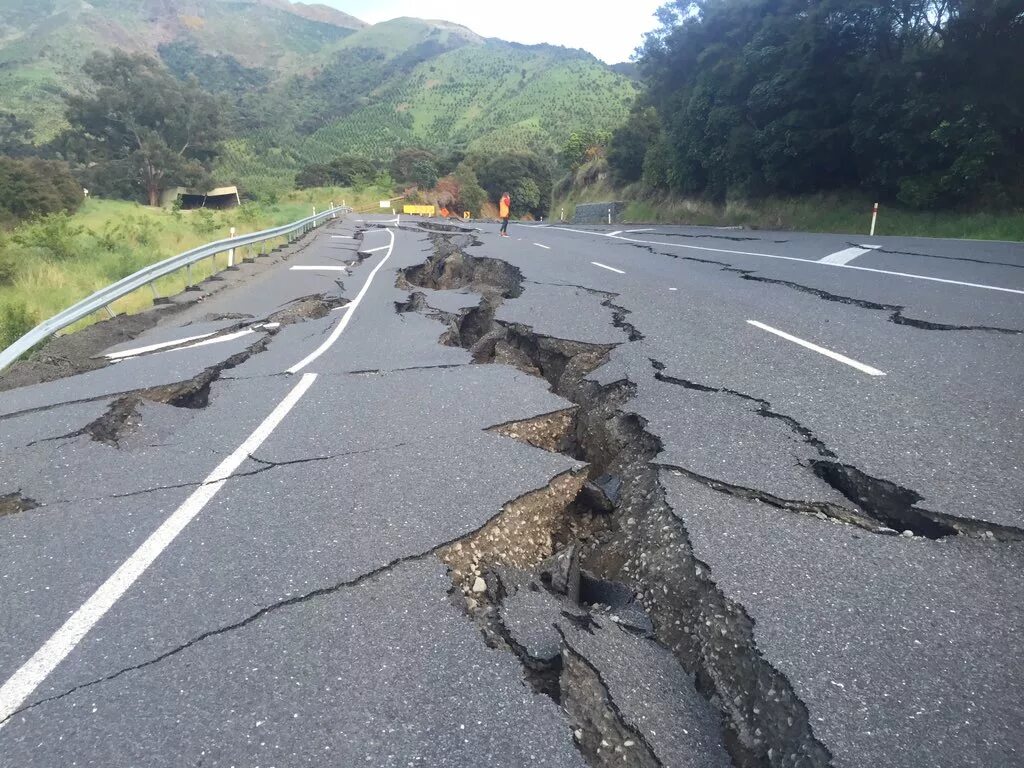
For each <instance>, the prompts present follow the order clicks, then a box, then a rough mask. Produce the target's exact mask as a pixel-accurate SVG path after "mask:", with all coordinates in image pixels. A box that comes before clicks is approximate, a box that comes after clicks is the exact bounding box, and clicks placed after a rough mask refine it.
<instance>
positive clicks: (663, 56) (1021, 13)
mask: <svg viewBox="0 0 1024 768" xmlns="http://www.w3.org/2000/svg"><path fill="white" fill-rule="evenodd" d="M660 20H661V26H660V28H659V29H658V30H656V31H655V32H654V33H652V34H651V35H650V36H649V37H648V40H647V43H646V46H645V48H644V50H643V54H642V56H641V58H640V61H639V70H640V73H641V76H642V78H643V80H644V81H645V83H646V85H647V87H648V90H647V93H646V96H645V98H644V100H643V101H641V103H639V104H638V105H637V108H636V109H635V111H634V113H633V115H632V116H631V118H630V121H629V123H628V125H627V126H626V127H625V128H624V129H623V130H621V131H619V132H618V133H617V134H616V136H615V138H614V139H613V141H612V144H611V149H610V154H609V160H610V162H611V166H612V170H613V172H614V175H615V177H616V179H617V180H618V181H619V182H620V183H627V184H628V183H633V182H642V183H643V186H644V187H645V188H646V189H648V190H663V191H671V192H674V193H677V194H681V195H691V196H700V197H705V198H708V199H710V200H713V201H719V202H721V201H725V200H727V199H730V200H731V199H750V198H759V197H766V196H771V195H794V194H805V193H817V192H823V191H830V190H858V191H860V192H863V193H865V194H870V195H871V196H872V197H873V198H874V199H879V198H880V199H884V200H893V201H898V202H899V203H900V204H902V205H905V206H908V207H913V208H919V209H937V208H944V207H948V206H979V205H987V206H995V207H1004V206H1008V205H1015V204H1016V205H1019V204H1022V203H1024V4H1022V3H1021V2H1020V0H883V1H882V2H866V1H865V0H813V2H806V0H804V1H800V0H699V2H695V3H689V2H677V3H670V4H668V5H667V6H666V7H665V8H664V9H663V10H662V12H661V14H660Z"/></svg>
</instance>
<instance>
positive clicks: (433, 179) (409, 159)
mask: <svg viewBox="0 0 1024 768" xmlns="http://www.w3.org/2000/svg"><path fill="white" fill-rule="evenodd" d="M391 176H392V177H393V178H394V180H395V181H397V182H399V183H401V184H418V185H420V186H422V187H433V186H434V185H435V184H437V179H438V177H439V176H440V170H439V168H438V160H437V156H436V155H435V154H434V153H433V152H429V151H427V150H425V149H413V148H410V149H403V150H400V151H399V152H398V153H397V154H396V155H395V158H394V160H392V161H391Z"/></svg>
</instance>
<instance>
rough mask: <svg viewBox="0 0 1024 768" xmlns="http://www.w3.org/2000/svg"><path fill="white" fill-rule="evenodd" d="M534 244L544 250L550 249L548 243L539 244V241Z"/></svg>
mask: <svg viewBox="0 0 1024 768" xmlns="http://www.w3.org/2000/svg"><path fill="white" fill-rule="evenodd" d="M534 245H536V246H537V247H538V248H543V249H544V250H545V251H550V250H551V246H550V245H541V244H540V243H534Z"/></svg>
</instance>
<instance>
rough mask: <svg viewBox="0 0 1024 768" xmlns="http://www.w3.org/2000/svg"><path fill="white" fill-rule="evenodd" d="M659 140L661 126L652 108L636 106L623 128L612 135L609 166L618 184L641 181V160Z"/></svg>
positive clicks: (642, 171)
mask: <svg viewBox="0 0 1024 768" xmlns="http://www.w3.org/2000/svg"><path fill="white" fill-rule="evenodd" d="M660 136H661V122H660V120H659V119H658V113H657V111H656V110H655V109H654V108H653V107H649V106H646V105H644V104H642V103H641V104H638V106H637V108H636V109H634V110H633V111H632V112H631V113H630V115H629V119H628V120H627V121H626V124H625V125H623V126H622V127H621V128H619V129H618V130H617V131H615V133H614V134H613V135H612V139H611V142H610V145H609V148H608V163H609V164H610V165H611V168H612V176H613V178H614V179H615V181H616V182H617V183H619V184H631V183H633V182H634V181H640V179H641V178H642V177H643V175H644V158H645V157H646V156H647V152H648V150H649V149H650V148H651V146H652V145H653V144H654V143H655V142H656V141H658V140H659V138H660Z"/></svg>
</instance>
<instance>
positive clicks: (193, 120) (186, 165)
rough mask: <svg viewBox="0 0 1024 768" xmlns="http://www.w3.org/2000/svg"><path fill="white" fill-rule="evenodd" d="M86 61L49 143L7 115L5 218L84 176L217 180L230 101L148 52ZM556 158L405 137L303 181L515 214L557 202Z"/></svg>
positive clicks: (67, 190) (96, 188)
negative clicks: (409, 188)
mask: <svg viewBox="0 0 1024 768" xmlns="http://www.w3.org/2000/svg"><path fill="white" fill-rule="evenodd" d="M84 71H85V73H86V74H87V75H88V76H89V78H90V79H91V80H92V82H93V88H91V89H90V92H89V93H88V94H82V95H73V96H69V97H68V98H67V109H66V113H65V116H66V119H67V122H68V128H67V130H65V131H64V132H63V133H62V134H60V135H59V136H58V137H57V138H56V139H54V140H52V141H51V142H49V143H48V144H46V145H43V146H41V147H40V146H35V145H33V143H32V136H31V133H30V128H29V127H28V125H27V124H26V123H24V122H23V121H19V120H18V119H17V118H15V117H14V116H6V115H3V114H0V158H3V163H2V164H0V182H6V183H4V184H3V186H4V187H5V191H4V192H2V193H0V224H8V225H9V224H10V223H12V222H13V221H14V220H18V219H23V218H28V217H30V216H33V215H44V214H47V213H52V212H56V211H68V212H71V211H74V210H75V208H77V206H78V205H79V204H80V203H81V199H82V187H86V188H88V189H89V190H90V191H91V192H92V193H93V194H95V195H97V196H103V197H113V198H122V199H138V200H143V201H145V202H147V203H149V204H150V205H158V204H159V202H160V199H161V195H162V193H163V191H164V190H166V189H168V188H171V187H175V186H187V187H200V186H208V185H211V184H212V183H213V180H212V178H211V174H212V169H213V167H214V163H215V161H216V160H217V158H218V155H219V153H220V150H221V147H222V142H223V140H224V139H225V138H227V136H228V135H229V133H230V126H231V124H232V122H233V121H234V120H235V119H236V117H237V116H236V115H233V114H232V109H234V107H233V106H232V105H230V104H228V105H224V104H222V103H219V102H218V101H217V99H216V98H215V97H214V96H213V95H212V94H210V93H209V92H207V91H206V90H204V88H203V87H202V86H201V85H200V83H199V81H198V80H197V79H196V78H195V77H194V76H193V75H185V76H184V78H181V77H178V76H176V75H175V74H174V73H173V72H172V71H171V70H169V69H168V68H167V67H165V66H164V65H163V64H161V63H160V62H158V61H157V60H156V59H154V58H152V57H150V56H146V55H142V54H131V53H126V52H124V51H119V50H114V51H112V52H110V53H96V54H94V55H93V56H92V57H90V58H89V59H88V61H87V62H86V64H85V70H84ZM4 156H6V157H4ZM33 156H34V157H33ZM42 158H47V160H46V161H44V160H43V159H42ZM555 165H556V162H555V159H554V158H548V157H542V156H540V155H537V154H535V153H532V152H510V151H505V152H497V153H493V154H483V153H467V152H466V151H465V150H464V149H459V148H455V149H451V150H448V151H447V152H435V151H432V150H429V149H425V148H422V147H406V148H404V149H399V150H398V151H397V152H396V153H395V155H394V157H393V159H392V161H391V162H390V163H384V162H381V161H379V160H376V159H371V158H367V157H365V156H361V155H356V154H341V155H339V156H337V157H335V158H334V159H332V160H330V161H328V162H326V163H318V164H312V165H308V166H306V167H303V168H301V169H300V170H299V172H298V174H297V175H296V177H295V183H296V186H298V187H300V188H307V187H317V186H330V185H337V186H357V187H358V186H371V185H375V186H382V187H390V186H392V185H393V184H395V183H396V182H397V183H400V184H407V185H416V186H418V187H420V188H421V189H422V190H424V191H425V192H426V191H428V190H429V191H431V192H432V193H434V196H435V197H436V198H437V201H438V202H439V203H440V204H441V205H448V206H449V207H452V208H454V209H456V210H460V211H461V210H470V211H473V212H475V213H478V212H479V211H480V210H481V208H482V207H483V205H484V203H485V202H487V200H489V199H490V200H492V201H497V200H498V199H499V198H500V196H501V195H502V193H503V192H506V191H507V192H510V193H511V194H512V196H513V200H514V209H515V212H516V215H525V214H531V215H534V216H543V215H546V214H547V210H548V208H549V207H550V204H551V186H552V175H553V173H554V170H555ZM47 189H49V190H50V191H46V190H47ZM243 192H244V190H243Z"/></svg>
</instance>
